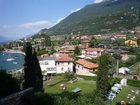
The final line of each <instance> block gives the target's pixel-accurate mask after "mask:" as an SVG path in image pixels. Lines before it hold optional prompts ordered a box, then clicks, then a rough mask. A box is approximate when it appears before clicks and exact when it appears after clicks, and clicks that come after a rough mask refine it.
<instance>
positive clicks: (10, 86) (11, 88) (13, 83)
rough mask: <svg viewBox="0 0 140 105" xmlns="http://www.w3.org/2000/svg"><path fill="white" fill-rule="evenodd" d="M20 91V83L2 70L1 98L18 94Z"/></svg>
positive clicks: (0, 81) (0, 76) (0, 72)
mask: <svg viewBox="0 0 140 105" xmlns="http://www.w3.org/2000/svg"><path fill="white" fill-rule="evenodd" d="M19 90H20V84H19V81H18V80H17V79H16V78H14V77H12V75H11V74H7V73H6V71H3V70H0V98H2V97H5V96H7V95H10V94H12V93H15V92H18V91H19Z"/></svg>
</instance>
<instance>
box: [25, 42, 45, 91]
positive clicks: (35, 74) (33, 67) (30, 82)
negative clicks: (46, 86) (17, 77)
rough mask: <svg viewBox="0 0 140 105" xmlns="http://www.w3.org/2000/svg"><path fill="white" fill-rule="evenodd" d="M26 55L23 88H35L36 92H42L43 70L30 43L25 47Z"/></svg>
mask: <svg viewBox="0 0 140 105" xmlns="http://www.w3.org/2000/svg"><path fill="white" fill-rule="evenodd" d="M25 54H26V55H25V64H24V82H23V88H24V89H26V88H28V87H33V88H34V90H35V91H41V90H42V88H43V82H42V75H41V69H40V65H39V62H38V59H37V56H36V52H35V51H34V52H33V50H32V46H31V44H30V43H29V42H28V43H26V45H25Z"/></svg>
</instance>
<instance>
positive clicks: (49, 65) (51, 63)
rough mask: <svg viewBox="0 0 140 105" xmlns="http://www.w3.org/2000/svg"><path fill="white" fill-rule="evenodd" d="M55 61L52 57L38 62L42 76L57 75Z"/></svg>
mask: <svg viewBox="0 0 140 105" xmlns="http://www.w3.org/2000/svg"><path fill="white" fill-rule="evenodd" d="M55 62H56V59H55V58H54V57H43V58H41V60H40V61H39V63H40V67H41V70H42V74H43V75H48V74H54V73H57V69H56V64H55Z"/></svg>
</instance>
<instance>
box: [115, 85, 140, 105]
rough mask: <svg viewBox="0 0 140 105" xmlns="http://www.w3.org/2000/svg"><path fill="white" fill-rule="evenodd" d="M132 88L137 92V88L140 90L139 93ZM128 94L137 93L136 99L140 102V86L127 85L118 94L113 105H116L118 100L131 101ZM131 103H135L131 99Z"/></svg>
mask: <svg viewBox="0 0 140 105" xmlns="http://www.w3.org/2000/svg"><path fill="white" fill-rule="evenodd" d="M132 90H134V91H135V92H136V90H139V95H136V94H135V93H134V92H132ZM128 94H131V95H132V96H134V95H135V96H136V99H135V100H134V101H135V102H138V103H140V88H139V87H132V86H126V87H123V89H122V90H121V92H120V93H119V94H117V96H116V97H115V98H114V100H113V105H115V103H116V102H121V101H122V100H123V101H126V102H130V100H129V99H127V96H128ZM131 103H133V102H132V101H131Z"/></svg>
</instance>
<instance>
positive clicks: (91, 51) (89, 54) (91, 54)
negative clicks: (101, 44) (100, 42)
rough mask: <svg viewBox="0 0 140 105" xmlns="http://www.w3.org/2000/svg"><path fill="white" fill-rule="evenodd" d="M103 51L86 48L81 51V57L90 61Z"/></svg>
mask: <svg viewBox="0 0 140 105" xmlns="http://www.w3.org/2000/svg"><path fill="white" fill-rule="evenodd" d="M103 51H104V49H102V48H86V49H85V50H83V51H82V55H85V58H86V59H92V58H97V57H99V56H101V54H102V52H103Z"/></svg>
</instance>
